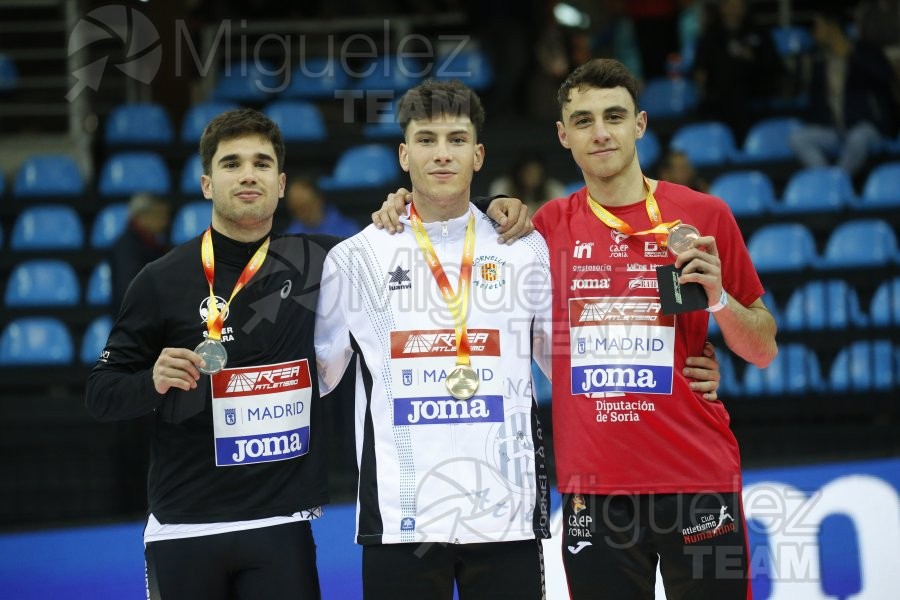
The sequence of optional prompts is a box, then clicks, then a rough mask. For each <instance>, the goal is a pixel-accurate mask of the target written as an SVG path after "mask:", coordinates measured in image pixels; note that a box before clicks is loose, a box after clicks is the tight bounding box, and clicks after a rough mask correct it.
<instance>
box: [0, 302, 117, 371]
mask: <svg viewBox="0 0 900 600" xmlns="http://www.w3.org/2000/svg"><path fill="white" fill-rule="evenodd" d="M110 329H112V317H110V316H109V315H101V316H99V317H97V318H95V319H94V320H92V321H91V322H90V323H89V324H88V326H87V327H86V328H85V331H84V334H83V335H82V336H81V343H80V345H79V346H78V354H77V360H78V361H79V362H80V363H82V364H93V363H94V362H95V361H96V360H97V358H98V357H99V356H100V352H101V351H102V350H103V347H104V346H105V345H106V339H107V338H108V337H109V332H110ZM73 338H74V336H73V335H72V332H71V331H70V329H69V327H67V326H66V324H65V323H63V322H62V321H61V320H60V319H58V318H55V317H20V318H18V319H13V320H12V321H10V322H8V323H7V324H6V326H5V327H4V328H3V331H2V333H0V367H22V366H46V365H56V366H62V365H71V364H73V362H74V361H75V360H76V345H75V342H74V340H73Z"/></svg>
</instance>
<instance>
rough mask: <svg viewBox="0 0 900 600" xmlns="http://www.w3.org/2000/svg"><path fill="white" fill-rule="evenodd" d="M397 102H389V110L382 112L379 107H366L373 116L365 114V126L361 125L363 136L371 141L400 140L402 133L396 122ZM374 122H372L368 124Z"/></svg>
mask: <svg viewBox="0 0 900 600" xmlns="http://www.w3.org/2000/svg"><path fill="white" fill-rule="evenodd" d="M398 103H399V100H395V101H394V102H391V103H390V105H389V108H388V109H387V110H384V109H383V108H382V107H381V106H372V105H367V109H371V110H372V111H374V112H375V114H368V113H367V114H366V124H365V125H363V136H365V137H367V138H373V139H383V138H397V139H398V140H399V139H402V137H403V132H402V131H401V130H400V124H399V123H398V122H397V104H398ZM370 120H371V121H374V122H370Z"/></svg>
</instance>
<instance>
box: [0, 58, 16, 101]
mask: <svg viewBox="0 0 900 600" xmlns="http://www.w3.org/2000/svg"><path fill="white" fill-rule="evenodd" d="M18 86H19V69H18V68H16V63H15V61H14V60H13V59H12V58H10V57H9V56H8V55H6V54H3V53H0V92H10V91H12V90H14V89H16V88H17V87H18Z"/></svg>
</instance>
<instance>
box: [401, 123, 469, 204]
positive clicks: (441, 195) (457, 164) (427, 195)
mask: <svg viewBox="0 0 900 600" xmlns="http://www.w3.org/2000/svg"><path fill="white" fill-rule="evenodd" d="M399 156H400V166H401V167H402V168H403V170H404V171H407V172H408V173H409V175H410V179H411V180H412V188H413V199H414V200H415V202H416V210H417V211H418V212H419V214H420V215H421V216H422V218H423V219H424V220H426V221H430V220H437V219H440V220H443V219H446V218H450V217H454V216H460V215H461V214H462V213H463V212H465V209H466V208H467V207H468V202H469V190H470V187H471V185H472V176H473V174H474V173H475V171H478V170H480V169H481V165H482V163H483V162H484V146H483V145H481V144H479V143H477V141H476V139H475V126H474V125H472V122H471V121H470V120H469V118H468V117H459V116H447V115H441V116H439V117H435V118H434V119H431V120H421V119H417V120H413V121H411V122H410V123H409V125H408V126H407V128H406V139H405V141H404V142H403V143H402V144H400V151H399Z"/></svg>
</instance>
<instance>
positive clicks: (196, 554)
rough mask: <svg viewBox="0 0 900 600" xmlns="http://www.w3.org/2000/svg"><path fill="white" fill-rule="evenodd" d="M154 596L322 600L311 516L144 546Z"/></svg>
mask: <svg viewBox="0 0 900 600" xmlns="http://www.w3.org/2000/svg"><path fill="white" fill-rule="evenodd" d="M144 557H145V559H146V565H147V589H148V592H149V598H150V599H151V600H258V599H260V598H265V599H266V600H318V599H319V598H320V597H321V593H320V591H319V575H318V572H317V571H316V544H315V542H314V541H313V536H312V528H311V526H310V524H309V521H300V522H296V523H288V524H285V525H275V526H272V527H261V528H258V529H248V530H245V531H235V532H231V533H220V534H216V535H205V536H201V537H193V538H185V539H180V540H163V541H160V542H150V543H149V544H147V547H146V548H145V550H144Z"/></svg>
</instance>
